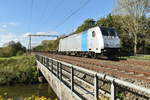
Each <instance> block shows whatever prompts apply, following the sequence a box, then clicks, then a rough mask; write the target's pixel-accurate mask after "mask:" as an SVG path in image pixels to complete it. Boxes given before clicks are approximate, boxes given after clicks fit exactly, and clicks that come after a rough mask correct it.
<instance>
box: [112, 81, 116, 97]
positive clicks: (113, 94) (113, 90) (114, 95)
mask: <svg viewBox="0 0 150 100" xmlns="http://www.w3.org/2000/svg"><path fill="white" fill-rule="evenodd" d="M111 100H116V87H115V83H114V81H112V82H111Z"/></svg>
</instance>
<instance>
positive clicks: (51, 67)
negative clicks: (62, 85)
mask: <svg viewBox="0 0 150 100" xmlns="http://www.w3.org/2000/svg"><path fill="white" fill-rule="evenodd" d="M51 71H52V73H53V60H51Z"/></svg>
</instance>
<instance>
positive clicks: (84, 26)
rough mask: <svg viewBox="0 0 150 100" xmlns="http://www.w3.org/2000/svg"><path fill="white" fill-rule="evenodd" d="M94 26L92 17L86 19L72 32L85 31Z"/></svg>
mask: <svg viewBox="0 0 150 100" xmlns="http://www.w3.org/2000/svg"><path fill="white" fill-rule="evenodd" d="M93 26H95V21H94V19H86V20H85V21H84V22H83V24H82V25H81V26H79V27H78V28H77V30H76V31H75V32H74V33H80V32H82V31H85V30H87V29H89V28H91V27H93Z"/></svg>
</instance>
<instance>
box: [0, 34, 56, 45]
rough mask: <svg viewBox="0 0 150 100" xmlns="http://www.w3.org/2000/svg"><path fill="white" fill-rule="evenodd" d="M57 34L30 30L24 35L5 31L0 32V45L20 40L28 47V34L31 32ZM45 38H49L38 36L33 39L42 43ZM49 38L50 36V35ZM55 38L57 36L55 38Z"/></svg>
mask: <svg viewBox="0 0 150 100" xmlns="http://www.w3.org/2000/svg"><path fill="white" fill-rule="evenodd" d="M54 33H55V34H56V33H57V32H36V33H31V32H28V33H25V34H22V35H16V34H14V33H5V34H0V47H1V46H3V45H4V44H5V43H8V42H9V41H12V40H13V41H16V42H17V41H19V42H21V43H22V44H23V45H24V46H26V47H27V45H28V36H29V35H30V34H37V35H50V34H51V35H52V34H54ZM44 39H47V38H46V37H37V38H34V39H33V40H32V42H33V43H34V42H35V43H36V44H38V43H40V42H41V41H42V40H44ZM48 39H49V37H48ZM53 39H55V38H53Z"/></svg>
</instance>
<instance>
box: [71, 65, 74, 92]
mask: <svg viewBox="0 0 150 100" xmlns="http://www.w3.org/2000/svg"><path fill="white" fill-rule="evenodd" d="M71 91H74V68H73V66H72V67H71Z"/></svg>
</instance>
